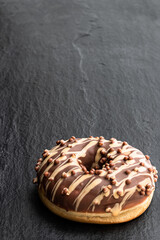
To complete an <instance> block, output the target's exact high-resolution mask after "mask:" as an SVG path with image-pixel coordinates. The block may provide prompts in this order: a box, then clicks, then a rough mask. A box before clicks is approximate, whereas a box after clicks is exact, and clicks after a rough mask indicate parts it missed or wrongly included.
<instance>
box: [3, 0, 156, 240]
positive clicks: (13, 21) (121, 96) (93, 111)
mask: <svg viewBox="0 0 160 240" xmlns="http://www.w3.org/2000/svg"><path fill="white" fill-rule="evenodd" d="M159 103H160V1H159V0H135V1H127V0H123V1H122V0H115V1H111V0H98V1H97V0H86V1H84V0H81V1H78V0H77V1H76V0H71V1H70V0H68V1H65V0H61V1H59V0H54V1H52V0H44V1H43V0H21V1H16V0H13V1H12V0H4V1H2V0H0V126H1V127H0V134H1V137H0V172H1V174H0V201H1V204H0V222H1V229H0V236H1V237H0V238H1V239H3V240H4V239H5V240H6V239H7V240H8V239H16V240H17V239H27V240H28V239H39V240H40V239H115V240H117V239H123V240H128V239H132V240H134V239H139V240H141V239H142V240H143V239H146V240H148V239H153V240H155V239H156V240H157V239H160V227H159V225H160V190H159V189H158V183H157V190H156V192H155V195H154V198H153V201H152V204H151V206H150V207H149V209H148V210H147V211H146V212H145V213H144V214H143V215H142V216H141V217H139V218H138V219H135V220H133V221H131V222H128V223H124V224H119V225H111V226H105V225H87V224H81V223H76V222H70V221H67V220H65V219H61V218H60V217H58V216H56V215H54V214H52V213H50V212H49V210H47V209H46V208H45V207H44V206H43V204H42V203H41V201H40V200H39V198H38V194H37V189H36V186H35V185H33V184H32V178H33V177H35V171H34V166H35V163H36V160H37V158H38V157H40V156H41V153H42V151H43V150H44V149H45V148H51V147H52V146H53V145H54V144H55V141H56V140H57V139H61V138H63V139H67V138H69V137H70V136H72V135H75V136H76V137H88V136H89V135H94V136H100V135H103V136H104V137H105V138H110V137H116V138H117V139H119V140H126V141H128V142H129V143H130V144H132V145H133V146H135V147H137V148H139V149H141V150H142V151H143V152H144V153H145V154H149V155H150V156H151V160H152V162H153V164H154V165H156V167H157V169H158V170H160V165H159V162H160V157H159V142H160V107H159Z"/></svg>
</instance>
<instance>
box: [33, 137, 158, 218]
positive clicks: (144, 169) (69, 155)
mask: <svg viewBox="0 0 160 240" xmlns="http://www.w3.org/2000/svg"><path fill="white" fill-rule="evenodd" d="M71 146H72V147H71ZM110 149H111V150H110ZM101 150H106V154H105V151H101ZM62 152H64V153H65V154H63V155H64V156H61V153H62ZM48 153H49V156H45V157H43V161H42V162H40V164H39V169H38V171H37V178H38V185H39V187H43V189H44V191H45V194H46V196H47V198H48V199H49V200H50V201H51V202H53V203H54V204H56V205H57V206H60V207H61V208H64V209H66V210H72V211H78V212H95V213H96V212H97V213H105V212H106V209H107V208H111V212H112V214H113V215H117V214H119V213H120V211H122V210H124V209H127V208H130V207H133V206H135V205H137V204H140V203H141V202H143V201H145V199H146V198H147V197H148V195H149V194H150V193H151V192H152V191H153V190H154V188H155V182H154V181H156V180H155V179H157V176H156V175H157V170H156V168H155V167H153V166H152V164H151V162H150V160H149V158H148V157H145V156H144V155H143V153H142V152H141V151H139V150H138V149H136V148H133V147H132V146H130V145H128V144H126V143H125V144H123V142H121V141H117V140H116V139H111V141H110V140H105V139H103V138H102V137H101V138H99V137H96V138H93V137H92V138H82V139H81V138H78V139H76V138H70V139H69V140H67V141H59V142H58V145H57V146H56V147H54V148H53V149H51V150H48ZM102 153H104V154H102ZM50 158H52V159H53V161H48V159H50ZM102 158H103V161H100V160H101V159H102ZM128 158H129V159H128ZM56 159H58V161H57V162H59V163H58V164H55V162H54V161H55V160H56ZM69 159H70V161H68V160H69ZM127 159H128V160H127ZM78 160H81V161H78ZM141 162H142V163H144V164H140V163H141ZM143 165H144V166H143ZM85 167H86V168H85ZM148 168H150V169H152V171H149V170H148ZM85 169H86V170H85ZM91 169H99V170H101V171H94V170H93V171H94V173H92V174H90V173H89V172H88V171H90V170H91ZM137 169H138V170H137ZM72 170H74V175H72V173H71V171H72ZM128 170H129V171H128ZM126 171H127V173H126ZM45 172H48V173H49V174H48V173H47V174H45ZM91 172H92V171H91ZM64 176H65V177H64ZM155 176H156V177H155ZM49 177H51V180H49ZM52 179H53V180H52ZM127 179H128V180H129V181H128V182H127V183H128V184H127V183H126V180H127ZM139 183H140V184H141V185H142V189H139V188H138V187H137V185H138V184H139ZM147 184H150V185H151V186H150V188H149V190H147V188H146V185H147ZM108 185H112V189H111V190H110V189H108V188H106V187H107V186H108ZM104 187H105V191H103V188H104ZM64 188H66V189H65V191H64Z"/></svg>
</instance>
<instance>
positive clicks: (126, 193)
mask: <svg viewBox="0 0 160 240" xmlns="http://www.w3.org/2000/svg"><path fill="white" fill-rule="evenodd" d="M98 139H99V138H92V139H86V138H82V139H80V140H78V142H76V143H72V146H73V147H74V146H75V145H78V144H82V143H84V142H85V143H86V146H85V147H84V148H82V149H81V150H80V151H69V150H70V147H66V146H62V147H60V146H59V145H58V146H56V147H54V148H53V149H51V150H50V151H49V156H48V157H46V158H45V160H44V161H43V162H42V164H41V166H40V168H39V170H38V172H39V171H41V169H42V168H43V166H44V165H45V164H46V163H47V161H48V159H49V158H51V157H52V158H53V157H54V156H55V155H57V154H58V153H62V152H64V153H65V156H62V157H61V156H60V154H59V155H58V156H57V157H56V158H55V159H58V160H59V161H60V164H59V165H58V166H57V168H56V169H55V170H54V172H53V173H52V174H51V176H50V177H53V178H54V177H55V176H56V175H57V174H58V173H60V172H62V171H63V170H65V169H66V168H67V167H69V166H73V167H74V168H72V169H71V170H69V171H68V172H67V175H68V177H69V176H70V175H71V171H72V170H73V169H74V170H75V171H76V172H81V173H83V171H82V169H81V168H80V166H79V164H78V162H77V159H78V157H85V156H86V152H87V150H88V149H89V148H90V147H92V146H94V145H96V144H97V142H98ZM66 142H67V141H65V143H66ZM104 142H109V141H108V140H104ZM113 147H116V148H117V147H122V142H120V141H116V142H115V143H112V144H109V148H113ZM102 149H103V147H102V148H99V149H98V150H97V153H96V155H95V161H94V163H93V166H97V165H98V162H99V160H100V158H101V154H100V151H101V150H102ZM121 149H122V153H121V155H117V152H116V151H113V152H111V153H109V154H108V155H110V156H112V157H113V158H114V159H113V162H114V163H118V162H121V160H122V159H123V158H124V156H126V155H129V154H130V156H132V157H133V158H134V159H137V160H139V159H141V160H145V157H144V155H143V154H142V153H141V152H140V151H139V150H137V149H135V148H133V147H131V146H130V145H125V146H123V147H122V148H121ZM67 154H76V156H75V157H73V158H72V159H73V162H71V163H68V158H67ZM70 158H71V157H70ZM55 159H54V160H55ZM126 163H127V165H122V166H121V167H119V168H118V169H117V170H114V172H113V173H111V174H110V175H109V176H110V177H116V175H117V174H118V173H120V172H121V171H122V170H124V169H125V170H126V169H127V168H129V167H130V166H132V167H136V166H138V165H139V162H137V161H136V160H129V161H126ZM53 164H54V161H53V163H50V164H49V166H48V167H46V168H45V170H44V171H43V173H41V176H40V183H41V182H42V181H43V178H44V172H45V171H49V170H50V169H51V168H52V166H53ZM145 165H147V166H148V167H149V166H150V164H149V163H147V161H146V160H145ZM138 170H139V172H140V173H137V172H131V174H130V176H129V177H128V176H127V177H126V178H124V179H123V180H122V181H120V182H117V183H116V187H117V188H116V189H114V190H113V194H112V195H110V192H111V191H110V190H108V191H107V193H103V192H101V193H100V194H99V195H97V196H96V197H95V199H94V200H93V201H92V202H91V204H90V205H89V207H88V209H89V208H90V207H92V211H94V209H95V205H96V204H100V203H101V201H102V200H103V198H104V197H109V196H110V197H112V196H113V197H114V198H115V199H117V198H119V195H118V194H117V191H122V192H123V195H122V196H123V199H122V202H121V203H116V204H115V205H114V207H113V208H112V209H111V212H112V214H113V215H116V214H118V213H119V212H120V211H121V210H122V207H123V205H124V204H125V202H126V201H127V200H128V199H129V198H130V197H131V196H132V195H133V194H134V193H135V191H136V190H137V187H136V186H135V187H131V188H127V189H125V190H124V186H125V180H126V179H132V178H133V177H136V176H138V177H139V176H141V175H145V176H148V178H146V179H145V180H144V181H142V182H141V183H142V184H147V183H152V185H153V186H154V185H155V184H154V179H153V174H152V173H151V174H149V173H143V171H146V168H144V167H138ZM104 174H106V171H102V173H101V174H100V175H99V176H100V177H102V176H104ZM87 179H90V180H89V182H88V183H87V185H86V186H85V187H84V188H83V189H82V191H81V192H80V194H79V196H78V197H77V198H76V199H75V201H74V203H73V204H75V211H78V207H79V205H80V203H81V201H82V200H83V199H84V197H85V196H86V195H87V194H88V193H89V192H90V191H91V190H92V189H93V188H94V187H96V186H98V185H99V184H100V183H101V182H102V180H101V179H100V178H97V179H95V177H94V176H93V175H91V174H86V175H80V176H78V177H77V178H76V179H75V180H74V181H73V182H72V183H71V184H70V186H69V187H68V195H69V194H71V193H72V192H73V191H74V190H75V189H76V187H77V186H78V185H79V184H81V183H82V182H84V181H85V180H87ZM63 180H64V179H63V178H60V179H59V180H58V181H57V182H56V183H55V185H54V186H53V189H52V197H51V199H52V201H54V197H55V195H56V192H57V190H58V188H59V187H60V185H61V183H62V182H63ZM49 184H50V181H49V180H48V181H47V183H46V187H45V190H46V191H47V189H48V187H49Z"/></svg>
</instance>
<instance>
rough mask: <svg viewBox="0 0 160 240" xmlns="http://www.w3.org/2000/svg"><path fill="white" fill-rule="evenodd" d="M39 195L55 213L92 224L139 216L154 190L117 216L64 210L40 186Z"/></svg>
mask: <svg viewBox="0 0 160 240" xmlns="http://www.w3.org/2000/svg"><path fill="white" fill-rule="evenodd" d="M38 193H39V197H40V199H41V201H42V202H43V204H44V205H45V206H46V207H47V208H48V209H49V210H50V211H52V212H53V213H55V214H56V215H58V216H60V217H63V218H66V219H69V220H71V221H76V222H82V223H94V224H117V223H123V222H128V221H131V220H133V219H135V218H137V217H139V216H140V215H141V214H142V213H144V212H145V210H146V209H147V208H148V207H149V205H150V203H151V201H152V197H153V194H154V191H153V192H152V193H151V194H150V195H149V196H148V197H147V199H146V200H145V201H144V202H142V203H141V204H138V205H136V206H135V207H133V208H129V209H126V210H123V211H121V213H120V214H119V215H118V216H112V215H111V213H88V212H86V213H83V212H74V211H66V210H65V209H63V208H61V207H58V206H56V205H55V204H54V203H52V202H51V201H49V200H48V198H47V197H46V196H45V192H44V189H43V188H42V187H41V188H39V189H38Z"/></svg>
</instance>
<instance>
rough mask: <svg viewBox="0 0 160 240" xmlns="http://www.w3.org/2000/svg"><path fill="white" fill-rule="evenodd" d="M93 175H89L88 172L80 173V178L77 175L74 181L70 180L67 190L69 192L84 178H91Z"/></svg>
mask: <svg viewBox="0 0 160 240" xmlns="http://www.w3.org/2000/svg"><path fill="white" fill-rule="evenodd" d="M92 177H93V176H92V175H89V174H86V175H82V176H80V178H79V177H78V179H77V180H76V181H74V182H72V184H71V185H70V186H69V188H68V190H69V192H70V194H71V192H73V191H74V189H75V188H76V187H77V186H78V185H79V184H80V183H82V182H83V181H85V180H86V179H88V178H92Z"/></svg>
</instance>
